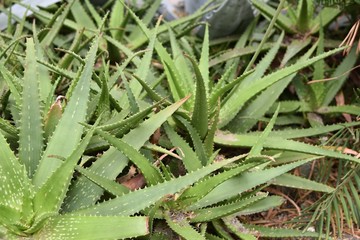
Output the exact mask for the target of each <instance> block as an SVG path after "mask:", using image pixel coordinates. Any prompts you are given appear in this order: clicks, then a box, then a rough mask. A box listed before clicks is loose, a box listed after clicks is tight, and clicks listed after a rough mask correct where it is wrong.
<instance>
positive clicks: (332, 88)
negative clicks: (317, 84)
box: [322, 48, 358, 106]
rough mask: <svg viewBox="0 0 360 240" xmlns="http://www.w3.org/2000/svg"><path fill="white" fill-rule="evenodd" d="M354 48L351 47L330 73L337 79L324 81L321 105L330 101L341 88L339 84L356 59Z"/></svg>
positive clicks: (345, 77) (342, 82)
mask: <svg viewBox="0 0 360 240" xmlns="http://www.w3.org/2000/svg"><path fill="white" fill-rule="evenodd" d="M355 50H356V49H355V48H353V49H352V51H351V52H350V53H349V54H348V55H347V56H346V57H345V59H344V60H343V61H342V62H341V63H340V65H339V66H338V67H337V68H336V70H335V72H334V73H333V74H332V76H331V77H335V78H337V79H336V80H333V81H329V82H326V83H325V90H324V94H325V96H324V100H323V104H322V105H323V106H327V105H329V104H330V102H331V101H332V100H333V99H334V97H335V96H336V94H337V93H338V92H339V90H340V89H341V86H342V85H343V84H344V83H345V81H346V80H347V79H348V76H349V74H350V71H349V69H350V68H351V67H353V66H354V64H355V63H356V60H357V59H358V57H357V55H356V51H355Z"/></svg>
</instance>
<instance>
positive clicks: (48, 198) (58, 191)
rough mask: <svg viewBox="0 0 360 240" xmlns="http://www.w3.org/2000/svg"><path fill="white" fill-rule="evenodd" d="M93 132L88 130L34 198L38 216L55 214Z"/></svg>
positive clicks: (93, 129)
mask: <svg viewBox="0 0 360 240" xmlns="http://www.w3.org/2000/svg"><path fill="white" fill-rule="evenodd" d="M94 131H95V128H92V129H90V131H89V132H88V133H87V134H86V136H85V137H84V139H83V140H82V141H81V143H80V144H79V145H78V146H77V147H76V149H75V150H74V152H73V153H72V154H71V155H70V156H69V157H68V158H67V159H66V160H65V161H64V162H63V163H62V165H61V166H60V167H59V168H57V169H56V170H55V171H54V172H53V173H51V175H50V177H49V178H48V179H47V180H46V182H45V183H44V184H43V185H42V186H41V187H40V189H39V190H38V191H37V192H36V194H35V196H34V209H35V212H36V214H37V215H38V216H41V215H43V214H48V213H57V212H58V211H59V209H60V206H61V204H62V202H63V200H64V198H65V194H66V192H67V191H68V188H69V185H70V180H71V178H72V177H73V172H74V169H75V166H76V165H77V162H78V161H79V159H80V158H81V156H82V154H83V152H84V151H85V149H86V146H87V145H88V144H89V142H90V139H91V137H92V135H93V133H94Z"/></svg>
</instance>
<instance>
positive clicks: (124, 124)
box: [98, 102, 161, 132]
mask: <svg viewBox="0 0 360 240" xmlns="http://www.w3.org/2000/svg"><path fill="white" fill-rule="evenodd" d="M160 103H161V102H157V103H156V104H154V105H152V106H150V107H147V108H145V109H144V110H142V111H140V112H138V113H136V114H133V115H131V116H130V117H128V118H126V119H123V120H120V121H116V122H113V123H105V124H104V125H101V126H99V127H98V129H101V130H104V131H113V130H119V129H122V131H124V130H123V129H125V128H126V130H127V131H129V130H130V129H131V128H133V127H134V126H136V125H137V124H139V123H140V122H141V121H142V120H143V119H144V118H145V117H147V116H148V115H150V113H151V112H152V111H153V109H154V108H156V107H158V106H159V105H160ZM117 132H118V131H117Z"/></svg>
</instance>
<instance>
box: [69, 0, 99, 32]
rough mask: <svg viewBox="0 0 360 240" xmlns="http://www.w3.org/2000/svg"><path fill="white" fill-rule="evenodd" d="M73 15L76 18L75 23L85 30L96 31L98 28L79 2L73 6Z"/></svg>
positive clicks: (75, 2)
mask: <svg viewBox="0 0 360 240" xmlns="http://www.w3.org/2000/svg"><path fill="white" fill-rule="evenodd" d="M71 13H72V15H73V16H74V19H75V22H76V23H77V24H78V25H79V26H80V27H83V28H86V29H89V30H95V29H96V26H95V24H94V22H93V20H92V19H91V17H90V16H89V14H88V13H87V12H86V11H85V9H84V7H83V5H82V3H81V2H79V1H74V3H73V4H72V6H71Z"/></svg>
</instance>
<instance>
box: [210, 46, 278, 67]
mask: <svg viewBox="0 0 360 240" xmlns="http://www.w3.org/2000/svg"><path fill="white" fill-rule="evenodd" d="M273 46H274V44H273V43H265V44H264V45H263V46H262V48H261V51H266V50H268V49H270V48H272V47H273ZM257 48H258V47H254V46H247V47H241V48H237V49H236V48H235V49H231V50H228V51H225V52H224V53H223V54H220V55H219V56H216V57H214V58H211V59H210V60H209V67H213V66H215V65H217V64H221V63H223V62H227V61H229V60H231V59H234V58H238V57H242V56H246V55H251V54H254V53H255V52H256V50H257Z"/></svg>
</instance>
